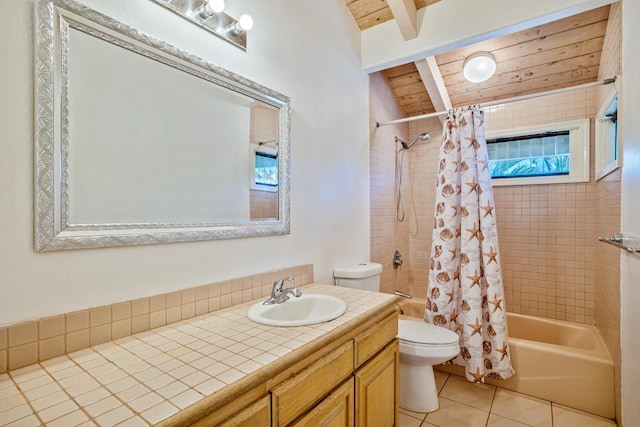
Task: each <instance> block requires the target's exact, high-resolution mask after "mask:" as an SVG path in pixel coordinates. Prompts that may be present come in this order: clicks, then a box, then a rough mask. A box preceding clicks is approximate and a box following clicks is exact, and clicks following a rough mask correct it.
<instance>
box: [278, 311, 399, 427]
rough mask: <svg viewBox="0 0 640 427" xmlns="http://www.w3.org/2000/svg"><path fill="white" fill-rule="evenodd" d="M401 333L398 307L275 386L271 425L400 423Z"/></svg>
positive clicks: (384, 426)
mask: <svg viewBox="0 0 640 427" xmlns="http://www.w3.org/2000/svg"><path fill="white" fill-rule="evenodd" d="M397 333H398V315H397V312H396V311H395V310H391V311H390V312H387V313H383V314H382V315H380V316H377V317H376V318H374V319H373V320H372V321H370V322H367V323H365V325H364V327H361V328H358V329H357V330H356V331H354V333H353V335H352V336H351V339H349V340H348V341H347V342H345V343H344V344H342V345H341V346H340V347H338V348H336V349H335V350H332V351H330V352H329V353H327V354H326V355H325V356H322V357H321V358H320V359H318V360H317V361H315V362H313V363H312V364H311V365H309V366H308V367H305V368H304V369H302V370H301V371H300V372H299V373H297V374H295V375H294V376H293V377H292V378H289V379H287V380H285V381H283V382H282V383H281V384H279V385H278V386H276V387H274V388H273V389H272V390H271V394H272V412H273V413H272V417H273V418H272V426H273V427H276V426H277V427H286V426H296V427H302V426H304V427H311V426H314V427H315V426H331V427H354V426H356V427H393V426H398V425H399V424H398V423H399V420H398V407H399V387H398V379H399V367H400V352H399V344H398V340H397V338H396V335H397Z"/></svg>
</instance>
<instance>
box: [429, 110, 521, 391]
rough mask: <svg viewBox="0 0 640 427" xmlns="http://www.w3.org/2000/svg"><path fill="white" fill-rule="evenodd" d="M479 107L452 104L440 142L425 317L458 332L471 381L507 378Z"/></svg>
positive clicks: (497, 256)
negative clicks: (454, 108)
mask: <svg viewBox="0 0 640 427" xmlns="http://www.w3.org/2000/svg"><path fill="white" fill-rule="evenodd" d="M494 210H495V206H494V202H493V189H492V187H491V173H490V172H489V168H488V156H487V146H486V140H485V135H484V116H483V113H482V112H481V111H480V108H479V107H473V108H470V109H468V110H462V109H460V110H457V111H451V112H450V113H449V117H448V118H447V120H446V123H445V125H444V129H443V137H442V144H441V146H440V162H439V168H438V182H437V186H436V209H435V219H434V229H433V240H432V248H431V265H430V270H429V287H428V292H427V302H426V307H425V320H426V321H427V322H429V323H433V324H436V325H439V326H443V327H445V328H448V329H451V330H452V331H454V332H456V333H457V334H458V336H459V337H460V354H459V355H458V356H457V357H456V358H454V359H453V362H454V363H457V364H459V365H463V366H464V367H465V373H466V377H467V379H468V380H469V381H473V382H484V378H485V376H488V377H491V378H495V379H507V378H509V377H510V376H511V375H513V374H514V373H515V372H514V370H513V368H512V367H511V358H510V355H509V339H508V334H507V323H506V313H505V311H506V309H505V301H504V288H503V283H502V272H501V264H500V252H499V250H498V234H497V228H496V222H495V215H494Z"/></svg>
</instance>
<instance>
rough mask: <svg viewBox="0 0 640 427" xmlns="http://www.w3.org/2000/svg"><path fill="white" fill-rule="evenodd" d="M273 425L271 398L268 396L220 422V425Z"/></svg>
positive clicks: (227, 426)
mask: <svg viewBox="0 0 640 427" xmlns="http://www.w3.org/2000/svg"><path fill="white" fill-rule="evenodd" d="M270 425H271V399H270V397H269V396H266V397H264V398H262V399H260V400H258V401H257V402H254V403H253V404H252V405H250V406H249V407H247V408H245V409H244V410H243V411H241V412H239V413H237V414H236V415H234V416H232V417H231V418H227V419H226V420H224V422H222V423H221V424H219V426H220V427H257V426H265V427H266V426H270Z"/></svg>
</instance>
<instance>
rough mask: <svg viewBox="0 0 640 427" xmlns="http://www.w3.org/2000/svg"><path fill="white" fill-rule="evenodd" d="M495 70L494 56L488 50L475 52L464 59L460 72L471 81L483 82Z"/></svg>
mask: <svg viewBox="0 0 640 427" xmlns="http://www.w3.org/2000/svg"><path fill="white" fill-rule="evenodd" d="M495 72H496V58H495V57H494V56H493V55H492V54H490V53H489V52H476V53H474V54H473V55H471V56H469V57H468V58H467V59H466V60H465V61H464V68H463V71H462V73H463V74H464V78H465V79H467V80H468V81H470V82H472V83H480V82H483V81H485V80H487V79H489V77H491V76H493V73H495Z"/></svg>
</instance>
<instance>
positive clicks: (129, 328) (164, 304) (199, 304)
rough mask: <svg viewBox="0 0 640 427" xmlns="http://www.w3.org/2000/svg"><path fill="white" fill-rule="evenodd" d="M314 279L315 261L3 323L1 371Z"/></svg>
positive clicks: (0, 339)
mask: <svg viewBox="0 0 640 427" xmlns="http://www.w3.org/2000/svg"><path fill="white" fill-rule="evenodd" d="M285 276H291V277H293V278H294V279H295V284H296V285H297V286H302V285H306V284H308V283H311V282H313V265H311V264H309V265H300V266H296V267H290V268H284V269H278V270H273V271H268V272H264V273H260V274H254V275H251V276H245V277H239V278H236V279H230V280H225V281H222V282H216V283H211V284H205V285H201V286H197V287H192V288H188V289H183V290H181V291H175V292H171V293H168V294H161V295H154V296H151V297H145V298H140V299H136V300H132V301H124V302H119V303H115V304H110V305H104V306H100V307H93V308H88V309H85V310H80V311H74V312H72V313H66V314H60V315H57V316H52V317H47V318H43V319H39V320H33V321H27V322H21V323H18V324H15V325H9V326H7V327H2V328H0V373H2V372H5V371H7V370H9V369H16V368H20V367H23V366H26V365H30V364H32V363H35V362H38V361H43V360H47V359H51V358H54V357H57V356H61V355H63V354H65V353H70V352H73V351H77V350H82V349H84V348H88V347H91V346H94V345H97V344H102V343H105V342H108V341H111V340H114V339H117V338H122V337H125V336H128V335H132V334H135V333H137V332H142V331H146V330H149V329H152V328H156V327H159V326H163V325H167V324H170V323H174V322H178V321H180V320H184V319H189V318H192V317H195V316H198V315H201V314H205V313H209V312H212V311H216V310H219V309H221V308H226V307H230V306H232V305H236V304H241V303H243V302H247V301H251V300H254V299H257V298H262V297H267V296H269V295H270V293H271V287H272V284H273V282H274V281H275V280H277V279H279V278H281V277H285Z"/></svg>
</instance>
